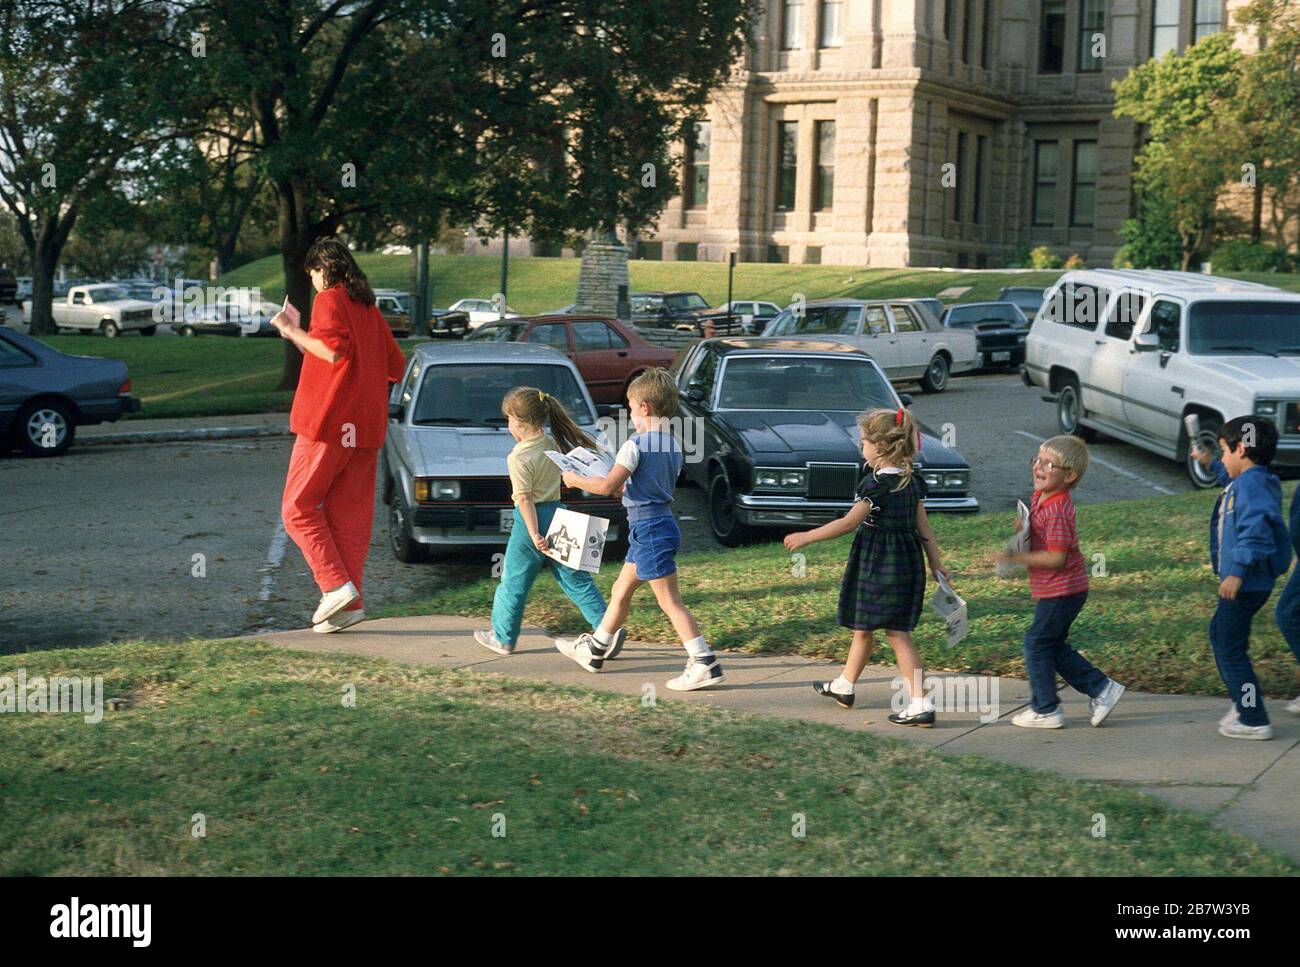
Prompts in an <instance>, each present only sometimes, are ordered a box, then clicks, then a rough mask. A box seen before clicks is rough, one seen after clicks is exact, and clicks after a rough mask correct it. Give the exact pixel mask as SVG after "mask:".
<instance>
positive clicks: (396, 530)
mask: <svg viewBox="0 0 1300 967" xmlns="http://www.w3.org/2000/svg"><path fill="white" fill-rule="evenodd" d="M388 546H389V547H391V548H392V549H393V557H395V558H397V559H398V560H399V561H401V562H402V563H403V564H419V563H420V562H421V561H423V560H424V546H423V545H422V544H421V543H420V542H419V541H417V540H416V539H415V535H414V534H412V533H411V512H410V511H409V510H407V509H406V504H405V503H404V502H403V501H402V498H400V497H396V498H394V500H393V502H392V503H391V504H389V505H388Z"/></svg>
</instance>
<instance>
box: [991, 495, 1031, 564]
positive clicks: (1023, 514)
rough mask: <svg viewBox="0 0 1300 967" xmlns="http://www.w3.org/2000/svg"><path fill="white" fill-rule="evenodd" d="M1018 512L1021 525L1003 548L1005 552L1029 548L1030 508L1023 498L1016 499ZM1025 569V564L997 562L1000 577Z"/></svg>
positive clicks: (1022, 550)
mask: <svg viewBox="0 0 1300 967" xmlns="http://www.w3.org/2000/svg"><path fill="white" fill-rule="evenodd" d="M1016 513H1017V515H1018V516H1019V521H1020V526H1019V530H1017V531H1016V536H1015V537H1013V538H1011V540H1009V541H1007V544H1006V547H1004V548H1002V553H1004V554H1024V553H1025V552H1026V551H1028V550H1029V508H1028V507H1026V506H1025V502H1024V501H1023V500H1017V501H1016ZM1024 569H1025V566H1024V565H1023V564H1009V563H1003V562H1002V561H999V562H998V564H997V572H998V577H1000V578H1009V577H1011V576H1012V575H1015V574H1019V573H1020V572H1021V571H1023V570H1024Z"/></svg>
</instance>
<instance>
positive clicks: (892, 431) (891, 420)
mask: <svg viewBox="0 0 1300 967" xmlns="http://www.w3.org/2000/svg"><path fill="white" fill-rule="evenodd" d="M858 432H860V433H861V434H862V439H864V440H870V441H871V444H872V445H873V446H874V447H875V448H876V449H877V450H878V451H879V452H880V456H881V457H882V458H883V459H884V460H885V462H886V463H888V464H889V465H890V466H894V467H898V469H900V470H902V471H903V472H902V473H901V474H899V475H898V476H899V481H898V486H897V487H895V488H894V489H895V490H903V489H905V488H906V487H907V485H908V484H910V483H911V482H912V462H913V461H914V460H915V459H916V451H917V449H918V446H919V442H920V433H919V431H918V429H917V425H916V420H915V419H914V418H913V417H912V414H911V413H909V412H908V411H907V410H905V409H903V408H902V407H900V408H899V409H897V410H887V409H879V410H868V411H867V412H866V413H861V414H859V415H858Z"/></svg>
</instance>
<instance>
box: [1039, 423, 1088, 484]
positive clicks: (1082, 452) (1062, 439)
mask: <svg viewBox="0 0 1300 967" xmlns="http://www.w3.org/2000/svg"><path fill="white" fill-rule="evenodd" d="M1039 448H1040V449H1042V450H1049V451H1051V453H1052V454H1053V455H1054V456H1056V457H1059V458H1060V459H1059V460H1058V461H1056V465H1057V466H1058V467H1060V468H1061V469H1062V470H1064V471H1066V472H1067V473H1072V474H1074V481H1073V482H1072V483H1070V484H1068V486H1069V488H1070V489H1071V490H1073V489H1074V488H1075V487H1076V486H1078V483H1079V481H1080V480H1082V479H1083V475H1084V474H1085V473H1087V472H1088V460H1089V457H1088V444H1086V443H1084V442H1083V441H1082V440H1080V439H1079V438H1078V437H1077V436H1066V435H1061V436H1054V437H1052V438H1051V439H1050V440H1045V441H1043V443H1042V444H1041V445H1040V447H1039Z"/></svg>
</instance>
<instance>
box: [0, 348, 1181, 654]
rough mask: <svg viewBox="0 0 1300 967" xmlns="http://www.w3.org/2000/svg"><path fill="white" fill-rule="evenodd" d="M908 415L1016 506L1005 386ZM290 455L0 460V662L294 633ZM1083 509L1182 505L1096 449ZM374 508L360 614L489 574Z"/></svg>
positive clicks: (298, 562)
mask: <svg viewBox="0 0 1300 967" xmlns="http://www.w3.org/2000/svg"><path fill="white" fill-rule="evenodd" d="M913 409H914V411H915V412H916V414H917V415H918V416H919V417H920V418H921V419H922V420H923V421H924V422H926V423H927V424H928V425H929V426H930V427H931V428H932V429H934V430H935V431H936V432H939V433H942V432H944V425H945V424H951V429H952V432H953V434H954V438H955V439H954V442H955V445H956V447H957V449H958V450H959V452H960V453H961V454H962V455H963V456H964V457H965V458H966V459H967V460H968V461H970V463H971V464H972V466H973V468H974V487H973V489H974V492H975V495H976V496H977V497H978V498H979V500H980V504H981V508H982V511H981V512H983V513H990V512H992V513H1006V514H1008V515H1009V514H1010V512H1011V511H1012V509H1013V508H1014V507H1015V501H1016V499H1017V498H1018V497H1027V496H1028V494H1029V491H1030V486H1029V460H1030V458H1031V457H1032V456H1033V455H1034V453H1035V452H1036V451H1037V447H1038V442H1039V440H1041V439H1044V438H1046V437H1049V436H1052V435H1054V433H1055V432H1056V428H1055V422H1054V420H1055V411H1054V408H1053V407H1052V406H1051V405H1050V404H1049V403H1045V402H1043V401H1042V399H1041V392H1040V391H1038V390H1032V389H1029V388H1028V387H1026V386H1024V385H1023V384H1022V383H1021V382H1020V379H1019V377H1017V376H1015V375H1014V374H1011V375H1007V374H994V375H978V376H971V377H962V378H959V379H956V380H954V381H953V382H952V383H951V385H950V388H949V389H948V391H947V392H945V393H942V394H939V395H937V396H926V395H924V394H920V393H916V394H915V403H914V404H913ZM290 444H291V441H290V440H289V439H287V438H262V439H249V440H222V441H203V442H191V443H167V444H155V445H130V446H99V447H90V446H79V447H74V448H73V449H72V450H71V451H69V453H68V454H67V455H66V456H64V457H62V458H59V459H54V460H28V459H24V458H22V457H19V456H16V455H10V456H6V457H0V494H3V495H4V501H3V504H2V505H0V651H3V652H13V651H23V650H27V649H33V648H57V647H72V646H82V645H89V644H98V643H100V642H103V641H108V640H117V641H121V640H128V639H132V638H150V639H170V638H186V637H220V636H224V635H239V634H248V633H253V632H258V631H262V630H267V629H286V628H296V627H303V626H304V625H305V624H306V623H307V620H308V617H309V615H310V612H311V609H312V608H313V607H314V605H315V601H316V598H317V595H318V592H317V591H316V588H315V585H314V584H313V582H312V580H311V575H310V574H309V573H308V571H307V568H306V565H305V563H304V562H303V559H302V555H301V554H300V553H299V552H298V550H297V548H296V547H294V546H293V544H292V543H291V542H288V541H287V540H286V539H285V537H284V534H283V531H282V530H281V528H280V523H279V506H280V492H281V488H282V486H283V482H284V471H285V468H286V466H287V464H288V459H289V449H290ZM1093 455H1094V461H1093V466H1092V469H1091V470H1090V471H1089V473H1088V476H1087V478H1086V479H1085V480H1084V482H1083V484H1082V485H1081V486H1080V488H1079V490H1078V491H1077V499H1078V500H1079V502H1080V503H1096V502H1101V501H1113V500H1128V499H1132V498H1135V497H1150V496H1154V495H1157V494H1160V493H1183V492H1187V491H1189V490H1191V485H1190V483H1189V482H1188V481H1187V479H1186V477H1185V476H1184V474H1183V471H1182V468H1181V466H1179V465H1178V464H1174V463H1171V462H1168V461H1165V460H1163V459H1161V458H1159V457H1156V456H1153V455H1151V454H1148V453H1145V452H1144V451H1140V450H1137V449H1136V448H1134V447H1130V446H1128V445H1126V444H1121V443H1115V442H1111V441H1105V440H1101V441H1099V442H1098V443H1097V444H1096V445H1095V446H1094V447H1093ZM384 510H385V508H384V507H383V505H382V504H379V503H377V504H376V521H375V528H374V536H373V538H372V541H371V550H370V559H369V564H368V566H367V589H366V601H367V606H368V608H369V609H371V610H374V609H376V608H378V607H381V606H383V605H385V604H388V603H392V602H399V601H402V600H408V599H411V598H415V597H421V596H424V595H427V594H430V593H431V592H432V591H434V590H435V589H436V588H438V587H440V586H443V585H445V584H446V583H447V582H454V581H467V580H475V579H477V578H480V577H482V576H485V575H486V574H488V573H489V572H490V569H491V566H492V560H491V551H477V552H472V553H469V554H467V555H465V556H460V557H456V558H452V559H448V560H445V561H440V562H438V563H434V564H422V565H404V564H400V563H398V562H397V561H396V560H395V559H394V558H393V556H392V554H391V553H390V551H389V549H388V546H387V525H386V522H385V517H384ZM676 510H677V514H678V516H679V519H680V520H681V522H682V530H683V537H684V544H685V549H686V550H703V549H711V548H716V547H718V545H717V543H716V542H715V541H714V540H713V538H712V535H711V534H709V532H708V526H707V522H706V512H705V504H704V495H703V493H702V492H701V491H700V490H698V489H696V488H694V487H684V488H682V489H680V490H679V491H678V498H677V507H676Z"/></svg>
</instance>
